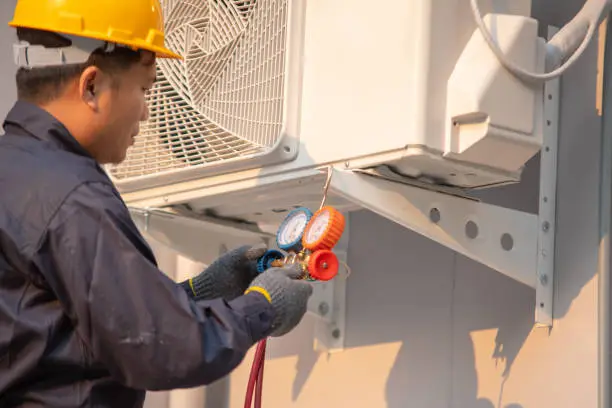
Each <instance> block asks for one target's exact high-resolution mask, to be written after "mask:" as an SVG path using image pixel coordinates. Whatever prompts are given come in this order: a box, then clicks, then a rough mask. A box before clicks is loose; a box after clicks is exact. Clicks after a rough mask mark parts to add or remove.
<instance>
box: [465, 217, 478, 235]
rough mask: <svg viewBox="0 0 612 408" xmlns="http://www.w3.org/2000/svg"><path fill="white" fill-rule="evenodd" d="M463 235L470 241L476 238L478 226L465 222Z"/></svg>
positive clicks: (471, 222)
mask: <svg viewBox="0 0 612 408" xmlns="http://www.w3.org/2000/svg"><path fill="white" fill-rule="evenodd" d="M465 235H466V236H467V237H468V238H470V239H474V238H476V237H477V236H478V224H476V223H475V222H474V221H468V222H466V223H465Z"/></svg>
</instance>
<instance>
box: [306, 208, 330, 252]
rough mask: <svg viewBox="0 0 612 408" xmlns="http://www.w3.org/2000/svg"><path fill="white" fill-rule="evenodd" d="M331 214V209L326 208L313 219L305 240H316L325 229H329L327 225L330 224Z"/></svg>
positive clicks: (308, 241)
mask: <svg viewBox="0 0 612 408" xmlns="http://www.w3.org/2000/svg"><path fill="white" fill-rule="evenodd" d="M329 218H330V214H329V211H327V210H325V211H322V212H320V213H319V214H318V215H317V216H316V217H315V218H314V219H312V220H311V221H310V222H311V225H310V228H309V229H308V233H307V234H306V239H305V241H306V242H307V243H308V244H310V243H313V242H316V241H317V240H319V239H320V238H321V236H322V235H323V234H325V231H326V230H327V226H328V224H329Z"/></svg>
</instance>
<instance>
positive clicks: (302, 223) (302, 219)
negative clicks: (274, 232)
mask: <svg viewBox="0 0 612 408" xmlns="http://www.w3.org/2000/svg"><path fill="white" fill-rule="evenodd" d="M307 223H308V216H307V215H306V213H304V212H300V213H297V214H295V215H294V216H293V217H291V219H290V220H288V221H287V223H286V224H285V226H284V227H283V229H282V231H281V232H280V234H279V236H278V242H279V243H280V244H281V245H289V244H290V243H292V242H295V241H298V240H299V239H300V237H301V235H302V233H303V232H304V229H305V228H306V224H307Z"/></svg>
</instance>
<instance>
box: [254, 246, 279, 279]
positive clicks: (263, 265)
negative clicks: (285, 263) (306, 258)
mask: <svg viewBox="0 0 612 408" xmlns="http://www.w3.org/2000/svg"><path fill="white" fill-rule="evenodd" d="M284 257H285V255H284V254H283V253H282V252H281V251H277V250H276V249H269V250H267V251H266V252H265V253H264V254H263V255H262V256H261V258H259V260H258V261H257V272H259V273H263V272H264V271H265V270H267V269H270V268H271V267H272V262H274V261H277V260H279V259H283V258H284Z"/></svg>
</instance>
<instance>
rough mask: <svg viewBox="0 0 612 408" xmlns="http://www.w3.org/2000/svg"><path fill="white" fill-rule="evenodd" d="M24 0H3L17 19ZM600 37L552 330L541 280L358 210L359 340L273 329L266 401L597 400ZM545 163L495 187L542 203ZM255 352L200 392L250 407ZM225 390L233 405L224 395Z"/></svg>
mask: <svg viewBox="0 0 612 408" xmlns="http://www.w3.org/2000/svg"><path fill="white" fill-rule="evenodd" d="M582 3H583V1H582V0H565V1H560V0H557V1H555V0H539V1H538V0H535V1H534V10H535V15H536V16H545V18H544V19H543V20H545V22H546V23H549V24H555V25H562V24H563V23H565V22H566V21H568V20H569V18H570V17H571V16H573V15H574V13H575V12H576V11H577V10H578V9H579V7H580V6H581V5H582ZM13 4H14V0H3V1H2V2H0V15H2V16H3V20H4V21H8V19H9V16H11V15H12V8H13ZM9 34H10V35H12V32H11V31H10V30H9V29H8V28H6V27H5V26H2V27H1V28H0V52H2V53H3V55H5V56H6V58H0V72H2V73H3V74H4V75H3V76H2V80H3V84H4V85H7V86H8V87H9V88H8V89H9V90H8V91H4V93H3V95H4V96H3V98H0V114H2V117H3V116H4V114H5V113H6V111H7V110H8V108H9V107H10V105H11V104H12V102H13V99H14V88H12V74H13V72H14V69H13V68H12V66H11V64H10V62H11V61H10V59H9V57H10V56H11V55H12V51H11V49H10V42H11V40H10V38H9V37H8V36H7V35H9ZM596 48H597V44H596V43H595V44H592V46H591V48H590V49H589V51H588V52H587V53H586V54H585V55H584V57H583V58H582V59H581V60H580V61H579V62H578V63H577V64H576V65H575V66H574V67H573V68H572V69H570V70H569V71H568V73H567V74H566V76H565V78H564V80H563V82H562V93H563V102H562V106H561V125H560V129H561V143H560V150H559V165H560V173H559V190H558V194H559V199H560V201H559V203H558V209H557V212H558V217H559V221H558V225H557V233H558V246H557V258H556V260H557V269H556V295H555V311H554V314H555V317H556V320H555V327H554V329H553V330H552V332H551V333H548V332H547V331H544V330H533V329H532V324H533V316H534V292H533V291H531V290H529V289H528V288H526V287H524V286H522V285H521V284H519V283H516V282H514V281H512V280H510V279H508V278H505V277H504V276H502V275H500V274H498V273H496V272H494V271H491V270H489V269H487V268H485V267H483V266H481V265H480V264H477V263H475V262H472V261H470V260H468V259H466V258H464V257H462V256H459V255H456V254H455V253H453V252H452V251H450V250H447V249H445V248H443V247H441V246H439V245H438V244H436V243H433V242H431V241H428V240H427V239H425V238H422V237H421V236H419V235H417V234H415V233H412V232H411V231H408V230H404V229H402V228H400V227H399V226H397V225H394V224H393V223H391V222H389V221H386V220H384V219H382V218H380V217H378V216H375V215H373V214H371V213H369V212H359V213H355V214H353V215H352V216H351V217H350V224H351V225H350V247H349V263H350V264H351V267H352V269H353V274H352V275H351V277H350V280H349V283H348V301H347V307H348V321H347V333H346V345H347V348H346V350H345V351H344V352H342V353H339V354H335V355H332V356H327V355H318V354H316V353H314V352H313V351H312V330H313V325H312V321H311V320H310V319H309V318H307V319H306V320H305V321H304V322H303V324H302V325H300V327H299V328H298V329H297V330H295V331H294V332H292V333H291V334H290V335H288V336H286V337H285V338H282V339H274V340H272V341H271V342H270V346H269V350H270V352H269V359H268V361H267V365H266V370H265V395H264V398H265V401H264V406H265V407H266V408H298V407H300V408H302V407H308V408H312V407H317V408H319V407H321V408H324V407H336V406H350V407H351V408H362V407H363V408H366V407H367V408H372V407H388V408H451V407H452V408H492V407H495V408H549V407H550V408H596V407H597V405H596V401H597V398H596V395H597V388H596V385H597V360H598V358H599V356H598V355H597V318H598V315H597V289H598V288H597V278H596V274H597V246H598V225H597V221H598V206H597V200H598V184H599V180H598V175H599V166H600V163H599V151H598V148H599V143H600V136H599V131H600V118H599V117H598V116H597V114H596V110H595V100H596V98H595V95H596V94H595V85H596V82H595V74H596ZM7 92H8V94H7ZM537 168H538V162H537V160H534V161H533V163H531V164H530V166H529V169H528V171H527V173H526V179H525V181H524V182H523V183H522V184H521V185H519V186H514V187H509V188H505V189H499V190H492V191H490V192H487V193H486V194H485V196H486V198H487V200H489V201H491V202H496V203H503V204H504V205H511V206H513V207H515V208H519V209H526V210H529V211H535V209H536V207H537V177H538V174H537ZM373 237H376V238H375V239H374V238H373ZM156 249H157V253H158V254H159V255H160V263H161V264H162V266H163V267H164V268H165V270H166V271H167V272H168V273H169V274H174V273H175V272H176V271H175V270H173V268H174V267H175V265H176V258H175V255H174V254H172V253H169V252H167V251H165V250H163V249H162V248H159V247H157V248H156ZM179 272H180V271H179ZM251 361H252V354H250V355H249V356H247V358H246V360H245V362H244V364H243V365H242V366H241V367H239V369H238V370H236V371H235V373H234V374H233V375H232V376H231V377H230V378H229V379H228V381H221V382H219V383H218V384H215V386H214V387H211V389H210V390H209V391H211V392H210V393H208V395H207V396H206V398H204V399H201V398H202V397H201V395H202V394H197V393H196V394H191V395H192V396H194V395H195V397H194V398H196V399H198V398H200V399H199V400H198V401H200V402H202V401H204V400H206V399H208V401H212V399H213V398H217V402H214V403H209V404H208V406H209V407H211V408H224V407H225V406H227V407H231V408H238V407H242V406H243V398H244V392H245V388H246V381H247V377H248V370H249V368H250V363H251ZM196 391H197V390H196ZM212 391H214V392H212ZM173 395H179V394H176V393H175V394H173ZM181 395H183V396H184V395H185V394H181ZM176 398H179V397H176ZM225 398H227V405H226V404H225V403H223V402H220V401H222V400H223V399H225ZM170 399H171V394H168V393H153V394H150V395H149V397H148V400H147V407H148V408H154V407H155V408H161V407H166V406H168V403H169V401H170ZM177 405H178V406H181V407H184V408H189V406H188V405H185V404H181V403H179V404H177ZM198 405H200V403H198Z"/></svg>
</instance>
